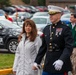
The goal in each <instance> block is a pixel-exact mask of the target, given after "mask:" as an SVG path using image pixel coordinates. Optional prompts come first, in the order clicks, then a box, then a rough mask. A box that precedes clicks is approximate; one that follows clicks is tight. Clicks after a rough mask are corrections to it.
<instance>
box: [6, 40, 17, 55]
mask: <svg viewBox="0 0 76 75" xmlns="http://www.w3.org/2000/svg"><path fill="white" fill-rule="evenodd" d="M17 46H18V40H17V39H12V40H10V41H9V42H8V44H7V49H8V51H9V52H11V53H15V51H16V48H17Z"/></svg>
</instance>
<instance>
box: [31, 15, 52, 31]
mask: <svg viewBox="0 0 76 75" xmlns="http://www.w3.org/2000/svg"><path fill="white" fill-rule="evenodd" d="M31 19H32V20H33V21H34V22H35V24H36V26H37V29H38V30H39V31H43V29H44V27H45V26H46V25H49V24H51V21H50V19H49V16H33V17H32V18H31Z"/></svg>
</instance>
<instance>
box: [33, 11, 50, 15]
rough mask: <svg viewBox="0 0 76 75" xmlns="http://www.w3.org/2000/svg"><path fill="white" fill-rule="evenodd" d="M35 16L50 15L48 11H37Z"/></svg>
mask: <svg viewBox="0 0 76 75" xmlns="http://www.w3.org/2000/svg"><path fill="white" fill-rule="evenodd" d="M33 16H49V14H48V12H37V13H35V14H34V15H33Z"/></svg>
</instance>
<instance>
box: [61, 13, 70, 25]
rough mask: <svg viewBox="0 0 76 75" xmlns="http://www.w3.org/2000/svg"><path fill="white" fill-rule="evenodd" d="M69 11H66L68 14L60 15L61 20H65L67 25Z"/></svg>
mask: <svg viewBox="0 0 76 75" xmlns="http://www.w3.org/2000/svg"><path fill="white" fill-rule="evenodd" d="M70 15H71V14H70V13H68V14H64V15H62V16H61V20H62V21H63V22H65V23H66V24H67V25H68V24H69V23H70Z"/></svg>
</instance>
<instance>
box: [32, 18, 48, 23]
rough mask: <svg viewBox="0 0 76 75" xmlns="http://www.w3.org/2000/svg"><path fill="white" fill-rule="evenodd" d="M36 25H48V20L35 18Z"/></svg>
mask: <svg viewBox="0 0 76 75" xmlns="http://www.w3.org/2000/svg"><path fill="white" fill-rule="evenodd" d="M32 20H33V21H34V22H35V23H36V24H47V19H46V18H33V19H32Z"/></svg>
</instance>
